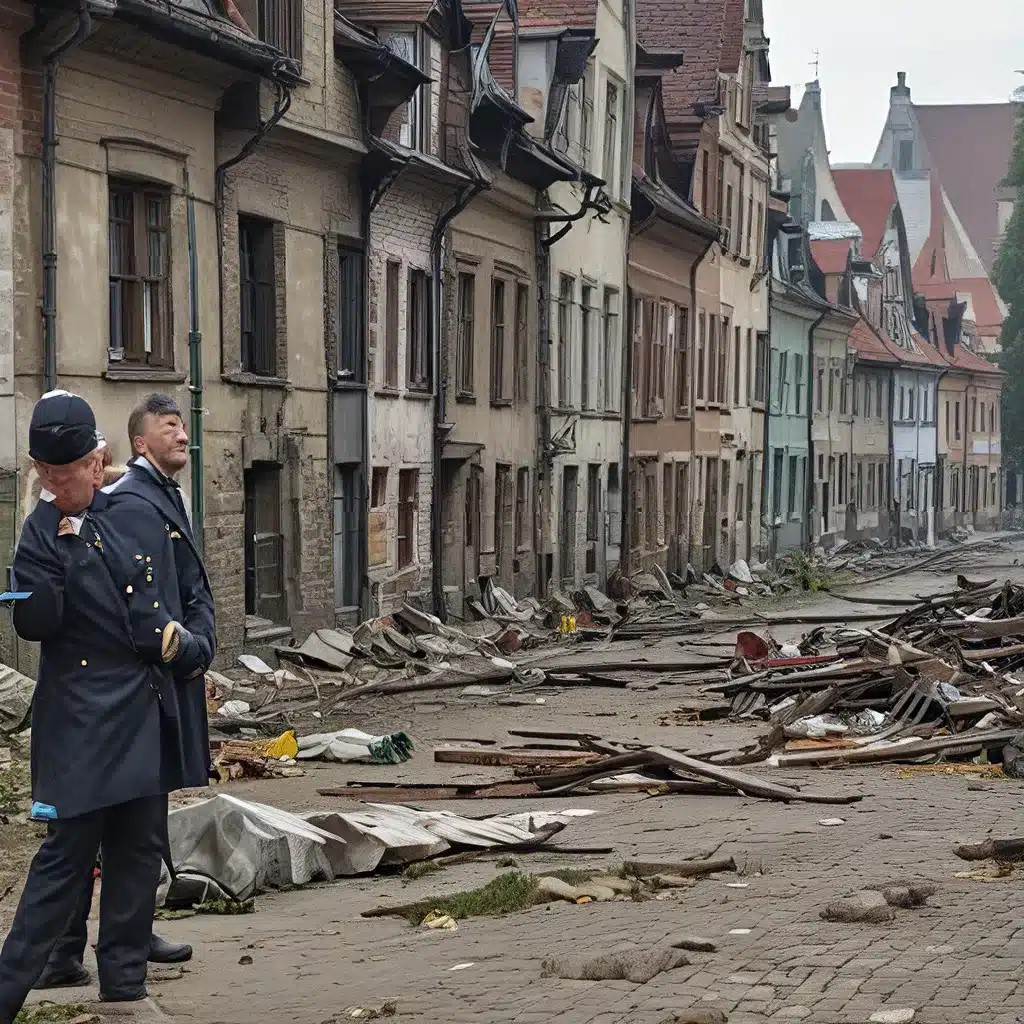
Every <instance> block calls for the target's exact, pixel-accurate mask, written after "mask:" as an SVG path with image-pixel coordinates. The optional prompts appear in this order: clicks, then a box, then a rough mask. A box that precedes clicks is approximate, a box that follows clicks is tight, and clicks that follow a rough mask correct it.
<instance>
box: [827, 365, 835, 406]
mask: <svg viewBox="0 0 1024 1024" xmlns="http://www.w3.org/2000/svg"><path fill="white" fill-rule="evenodd" d="M835 406H836V371H835V370H833V369H831V368H830V369H829V371H828V412H831V411H832V410H833V409H834V408H835Z"/></svg>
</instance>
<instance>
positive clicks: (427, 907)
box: [392, 871, 537, 924]
mask: <svg viewBox="0 0 1024 1024" xmlns="http://www.w3.org/2000/svg"><path fill="white" fill-rule="evenodd" d="M536 895H537V880H536V879H535V878H534V877H533V876H532V875H524V874H521V873H520V872H518V871H506V872H505V873H504V874H502V875H498V877H497V878H494V879H492V880H491V881H490V882H488V883H487V884H486V885H484V886H481V887H480V888H479V889H470V890H468V891H466V892H456V893H452V895H451V896H440V897H434V898H431V899H427V900H421V901H420V902H419V903H409V904H407V905H406V906H404V907H395V908H394V909H393V911H392V913H394V914H396V915H399V916H401V917H404V918H405V919H406V920H407V921H408V922H409V923H410V924H419V923H420V922H421V921H422V920H423V918H425V917H426V916H427V914H429V913H430V912H431V911H432V910H438V911H440V912H441V913H442V914H448V915H449V916H450V917H454V918H455V920H456V921H464V920H465V919H466V918H467V917H501V916H502V915H504V914H512V913H515V912H516V911H517V910H525V909H526V908H527V907H531V906H533V904H534V901H535V899H536Z"/></svg>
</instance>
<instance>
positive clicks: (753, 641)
mask: <svg viewBox="0 0 1024 1024" xmlns="http://www.w3.org/2000/svg"><path fill="white" fill-rule="evenodd" d="M867 600H871V601H875V600H876V599H875V598H870V599H867ZM880 601H886V599H884V598H883V599H880ZM897 602H899V603H903V604H906V603H908V602H901V601H899V599H888V601H887V603H897ZM1021 669H1024V587H1020V586H1017V585H1015V584H1012V583H1010V582H1006V583H1004V584H1002V585H997V584H996V582H995V581H994V580H987V581H982V582H972V581H970V580H968V579H966V578H964V577H962V576H961V577H959V578H958V581H957V589H956V590H955V591H953V592H952V593H947V594H938V595H934V596H932V597H929V598H925V599H920V600H916V599H915V600H914V601H913V602H912V603H911V607H909V608H907V609H906V610H905V611H903V612H901V613H900V614H899V615H898V616H897V617H896V618H895V619H893V620H891V621H889V622H888V623H885V624H884V625H882V626H881V627H880V628H875V629H872V628H868V629H852V628H838V629H831V630H830V629H826V628H823V627H821V628H818V629H815V630H813V631H812V632H811V633H809V634H807V635H806V636H805V637H804V639H803V640H802V641H801V642H800V644H799V645H797V646H796V647H794V648H790V649H783V648H780V647H778V646H777V645H776V644H775V643H774V642H773V641H772V640H771V638H770V637H768V638H766V637H762V636H758V635H756V634H753V633H740V634H739V637H738V639H737V644H736V651H735V659H734V662H733V665H732V667H731V670H730V671H729V675H730V676H731V678H730V679H728V680H727V681H724V682H719V683H712V684H711V685H709V686H708V687H707V688H706V691H707V692H711V693H717V694H721V695H722V696H723V697H724V698H726V699H727V700H728V701H729V704H728V714H730V715H732V716H733V717H735V718H749V717H763V718H767V719H768V721H769V723H770V728H769V730H768V732H767V733H766V734H765V735H763V736H762V737H761V738H760V739H759V741H758V742H757V743H756V744H754V745H753V746H751V747H749V748H747V749H745V750H743V751H732V752H729V753H728V754H725V755H723V756H721V757H718V758H713V759H712V760H717V761H719V762H720V763H751V762H757V761H763V760H765V759H769V761H770V763H772V764H776V765H783V766H785V765H822V764H854V763H866V762H878V761H918V760H921V759H924V760H930V759H935V758H938V757H956V756H961V757H962V756H976V755H978V754H980V753H983V752H987V751H994V752H998V753H999V755H1000V757H1002V755H1003V751H1004V748H1011V749H1008V750H1007V758H1006V759H1004V760H1005V761H1006V763H1007V765H1008V769H1009V772H1010V773H1011V774H1012V773H1015V772H1016V771H1017V767H1018V762H1019V760H1020V747H1021V746H1024V736H1019V734H1021V733H1022V731H1024V673H1021V674H1018V673H1020V670H1021ZM1015 743H1016V745H1014V744H1015ZM1019 767H1021V768H1024V763H1022V764H1020V765H1019ZM1022 774H1024V772H1022Z"/></svg>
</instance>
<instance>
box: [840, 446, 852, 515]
mask: <svg viewBox="0 0 1024 1024" xmlns="http://www.w3.org/2000/svg"><path fill="white" fill-rule="evenodd" d="M849 489H850V474H849V473H848V472H847V471H846V456H845V455H840V456H839V504H840V505H845V504H846V503H847V500H848V497H849Z"/></svg>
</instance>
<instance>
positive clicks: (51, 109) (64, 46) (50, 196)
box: [41, 0, 92, 392]
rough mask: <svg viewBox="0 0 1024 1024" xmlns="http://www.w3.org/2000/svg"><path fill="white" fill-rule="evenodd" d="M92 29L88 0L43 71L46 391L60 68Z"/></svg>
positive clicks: (46, 382)
mask: <svg viewBox="0 0 1024 1024" xmlns="http://www.w3.org/2000/svg"><path fill="white" fill-rule="evenodd" d="M91 28H92V18H91V16H90V15H89V7H88V0H79V7H78V26H77V28H76V29H75V31H74V33H73V34H72V35H71V36H70V37H69V38H68V39H66V40H65V41H64V42H63V43H61V45H60V46H58V47H57V49H56V50H53V51H52V52H51V53H50V54H49V56H48V57H47V58H46V61H45V64H44V67H43V138H42V150H43V153H42V157H43V159H42V174H41V185H42V188H41V191H42V206H43V209H42V236H43V238H42V241H43V244H42V263H43V391H44V392H46V391H52V390H53V389H54V388H56V386H57V189H56V177H57V66H58V64H59V63H60V61H61V58H63V57H64V56H65V55H66V54H67V53H69V52H70V51H71V50H72V49H74V47H76V46H78V45H79V44H80V43H82V42H84V41H85V39H86V37H87V36H88V35H89V32H90V30H91Z"/></svg>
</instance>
